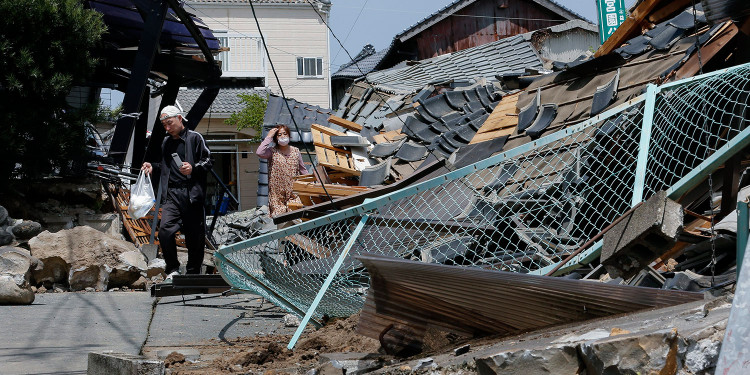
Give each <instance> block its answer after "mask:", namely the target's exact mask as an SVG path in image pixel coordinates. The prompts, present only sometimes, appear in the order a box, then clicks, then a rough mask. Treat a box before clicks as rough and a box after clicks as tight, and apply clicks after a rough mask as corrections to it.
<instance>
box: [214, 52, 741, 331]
mask: <svg viewBox="0 0 750 375" xmlns="http://www.w3.org/2000/svg"><path fill="white" fill-rule="evenodd" d="M749 87H750V69H749V68H748V66H741V67H737V68H734V69H731V70H727V71H723V72H719V73H714V74H711V75H708V76H704V77H701V78H694V79H691V80H689V81H684V82H680V83H678V84H670V85H665V86H662V87H656V86H653V87H650V88H649V92H648V93H647V94H646V95H643V96H641V97H639V98H636V99H633V100H631V101H629V102H628V103H625V104H623V105H621V106H619V107H618V108H615V109H612V110H609V111H607V112H605V113H602V114H601V115H599V116H597V117H595V118H592V119H590V120H588V121H586V122H584V123H581V124H578V125H575V126H573V127H570V128H568V129H564V130H561V131H559V132H556V133H554V134H551V135H549V136H546V137H544V138H541V139H539V140H537V141H533V142H530V143H527V144H525V145H522V146H519V147H517V148H514V149H512V150H509V151H507V152H504V153H501V154H499V155H495V156H493V157H491V158H489V159H486V160H483V161H480V162H478V163H475V164H473V165H470V166H467V167H464V168H461V169H459V170H456V171H452V172H449V173H448V174H446V175H444V176H441V177H438V178H435V179H432V180H429V181H426V182H423V183H420V184H416V185H413V186H410V187H407V188H405V189H402V190H399V191H396V192H393V193H390V194H388V195H385V196H382V197H380V198H377V199H375V200H373V201H369V202H366V203H364V204H362V205H359V206H356V207H353V208H351V209H347V210H344V211H340V212H337V213H335V214H331V215H328V216H325V217H321V218H318V219H315V220H311V221H308V222H305V223H302V224H298V225H296V226H293V227H289V228H286V229H283V230H279V231H276V232H273V233H269V234H267V235H264V236H260V237H257V238H253V239H250V240H247V241H243V242H240V243H237V244H234V245H232V246H229V247H226V248H223V249H221V250H219V251H218V252H217V254H216V258H217V265H218V266H219V269H220V270H221V272H222V273H223V275H224V277H225V278H226V279H227V280H228V281H229V282H230V283H231V284H232V285H233V286H234V287H235V288H238V289H245V290H250V291H252V292H255V293H259V294H261V295H263V296H265V297H266V298H268V299H270V300H271V301H273V302H274V303H276V304H278V305H280V306H282V307H285V308H286V309H287V310H289V311H291V312H294V313H297V314H300V315H301V314H304V313H305V312H307V311H308V310H309V308H310V306H313V308H314V309H315V314H314V315H313V318H319V317H321V316H322V315H324V314H325V315H329V316H348V315H350V314H352V313H355V312H357V311H358V310H359V309H360V308H361V306H362V304H363V302H364V296H365V293H366V290H367V287H368V282H369V277H370V275H368V273H367V271H366V269H365V268H364V267H363V266H362V265H361V264H360V263H359V262H358V261H357V260H356V259H355V256H357V255H358V254H362V253H375V254H381V255H388V256H393V257H400V258H405V259H413V260H418V261H422V262H433V263H441V264H448V265H457V266H467V267H482V268H486V269H495V270H504V271H513V272H523V273H529V272H532V273H543V272H544V271H545V270H547V269H549V268H551V267H554V266H555V265H556V264H557V263H559V262H560V261H561V260H562V259H564V258H565V257H566V256H567V255H569V254H570V253H572V252H573V251H575V250H576V249H578V248H579V247H580V246H581V245H582V244H584V243H585V242H587V241H588V240H589V239H591V238H592V237H593V236H595V235H596V234H597V233H599V232H600V231H601V230H602V229H603V228H604V227H606V226H607V225H608V224H609V223H611V222H612V221H613V220H614V219H616V218H617V217H619V216H621V215H622V214H623V213H625V212H626V211H627V210H628V209H629V208H630V207H632V205H633V204H634V203H635V202H638V201H640V200H642V199H646V198H648V197H650V196H651V195H652V194H653V193H655V192H656V191H657V190H661V189H665V188H668V187H670V186H672V185H673V184H674V183H675V182H677V181H678V180H679V179H681V178H683V177H684V176H685V175H687V174H688V173H690V172H691V171H692V170H693V169H694V168H695V167H696V166H698V165H699V164H700V163H701V162H703V161H704V160H706V159H707V158H708V157H709V156H710V155H712V153H713V152H714V151H715V150H716V149H717V148H718V147H720V146H722V145H723V144H725V143H727V141H729V140H731V139H733V138H734V137H736V136H737V135H738V132H739V131H740V130H742V128H743V125H744V115H745V112H744V111H745V108H746V104H747V100H746V99H747V94H748V88H749ZM743 134H744V133H743ZM642 135H643V136H642ZM640 150H644V151H647V153H646V152H643V153H640V154H639V151H640ZM358 224H359V225H358ZM337 261H339V262H340V266H339V267H336V266H338V264H336V262H337ZM335 265H336V266H335ZM332 269H333V270H334V272H333V273H331V270H332ZM329 273H331V275H330V277H328V276H329ZM329 284H330V285H329ZM326 287H327V289H326ZM320 290H324V291H325V293H324V294H323V295H322V296H321V297H322V298H320V299H319V302H320V304H319V305H318V306H317V308H315V306H314V305H315V304H314V303H313V301H314V300H315V299H316V294H317V293H318V292H319V291H320ZM315 302H318V301H315Z"/></svg>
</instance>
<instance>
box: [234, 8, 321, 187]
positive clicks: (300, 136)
mask: <svg viewBox="0 0 750 375" xmlns="http://www.w3.org/2000/svg"><path fill="white" fill-rule="evenodd" d="M248 2H249V3H250V10H252V12H253V18H254V19H255V25H256V26H257V27H258V33H259V34H260V40H261V41H262V42H263V49H264V50H265V51H266V57H268V64H269V65H270V66H271V71H273V76H274V77H275V78H276V83H277V84H278V85H279V91H281V99H283V100H284V104H285V105H286V109H287V110H288V111H289V115H290V117H291V118H292V124H294V129H295V130H296V131H297V134H299V140H300V142H302V145H303V146H304V149H305V153H306V154H307V157H308V158H309V159H310V162H311V163H313V165H312V166H313V174H315V176H317V177H318V181H320V185H321V186H322V187H323V192H325V193H326V197H328V200H329V201H333V198H332V197H331V195H330V194H328V189H326V184H325V181H323V178H321V177H320V172H318V168H317V166H316V165H315V164H316V163H315V162H314V161H313V160H314V159H313V157H312V154H310V150H308V149H307V143H306V142H305V138H304V137H303V135H302V131H301V130H300V129H299V126H297V120H295V119H294V112H292V108H291V107H290V106H289V101H288V100H286V94H284V87H283V86H282V85H281V80H280V79H279V75H278V74H277V73H276V67H275V66H274V65H273V60H271V54H270V53H269V52H268V46H267V45H266V37H265V36H263V30H262V29H261V28H260V22H258V16H257V14H255V6H253V1H252V0H248Z"/></svg>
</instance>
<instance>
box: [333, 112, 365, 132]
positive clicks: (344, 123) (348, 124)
mask: <svg viewBox="0 0 750 375" xmlns="http://www.w3.org/2000/svg"><path fill="white" fill-rule="evenodd" d="M328 122H330V123H331V124H335V125H338V126H340V127H342V128H344V129H348V130H353V131H355V132H357V133H359V132H361V131H362V125H360V124H357V123H356V122H354V121H349V120H347V119H343V118H341V117H338V116H333V115H331V117H329V118H328Z"/></svg>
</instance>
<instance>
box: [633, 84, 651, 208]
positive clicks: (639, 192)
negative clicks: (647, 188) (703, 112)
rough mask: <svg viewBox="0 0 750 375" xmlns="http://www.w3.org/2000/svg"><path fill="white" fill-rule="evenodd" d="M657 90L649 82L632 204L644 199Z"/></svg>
mask: <svg viewBox="0 0 750 375" xmlns="http://www.w3.org/2000/svg"><path fill="white" fill-rule="evenodd" d="M657 92H658V87H657V86H656V85H654V84H649V85H648V86H647V87H646V104H645V108H644V111H643V126H642V127H641V141H640V143H639V145H638V163H637V164H636V166H635V184H634V186H633V201H632V203H631V206H635V205H636V204H638V203H641V201H642V200H643V185H644V184H645V182H646V165H647V164H648V150H649V147H651V129H652V128H653V125H654V110H655V108H656V93H657Z"/></svg>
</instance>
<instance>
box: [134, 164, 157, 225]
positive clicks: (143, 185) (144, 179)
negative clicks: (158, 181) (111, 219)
mask: <svg viewBox="0 0 750 375" xmlns="http://www.w3.org/2000/svg"><path fill="white" fill-rule="evenodd" d="M154 202H156V199H155V198H154V188H153V187H152V186H151V179H150V178H148V176H146V173H145V172H143V171H141V173H140V174H139V175H138V180H136V181H135V185H133V186H132V188H131V189H130V204H128V212H129V213H130V216H131V217H132V218H133V219H140V218H142V217H144V216H146V214H148V211H150V210H151V207H153V206H154Z"/></svg>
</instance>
